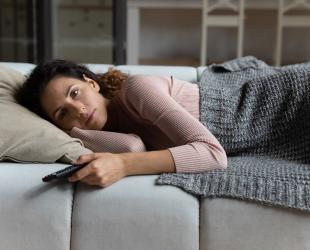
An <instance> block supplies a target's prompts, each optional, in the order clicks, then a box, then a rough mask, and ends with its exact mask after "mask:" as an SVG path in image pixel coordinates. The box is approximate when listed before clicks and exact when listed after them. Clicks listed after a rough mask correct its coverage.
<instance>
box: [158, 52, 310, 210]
mask: <svg viewBox="0 0 310 250" xmlns="http://www.w3.org/2000/svg"><path fill="white" fill-rule="evenodd" d="M198 84H199V89H200V116H201V119H200V120H201V122H202V123H203V124H204V125H205V126H206V127H208V129H209V130H210V131H211V132H212V133H213V134H214V135H215V136H216V138H217V139H218V140H219V142H220V143H221V145H222V146H223V147H224V149H225V150H226V153H227V156H228V167H227V169H225V170H212V171H208V172H204V173H198V174H162V175H160V176H159V178H158V179H157V180H156V183H157V184H171V185H175V186H177V187H180V188H182V189H183V190H185V191H187V192H189V193H192V194H195V195H200V196H202V197H209V198H213V197H230V198H236V199H242V200H248V201H256V202H260V203H262V204H268V205H272V206H282V207H288V208H295V209H299V210H304V211H310V63H305V64H296V65H290V66H285V67H271V66H268V65H267V64H265V63H264V62H262V61H260V60H257V59H256V58H254V57H243V58H240V59H235V60H232V61H229V62H226V63H223V64H219V65H211V66H209V67H207V69H206V70H205V71H204V72H203V74H202V77H201V80H200V82H199V83H198Z"/></svg>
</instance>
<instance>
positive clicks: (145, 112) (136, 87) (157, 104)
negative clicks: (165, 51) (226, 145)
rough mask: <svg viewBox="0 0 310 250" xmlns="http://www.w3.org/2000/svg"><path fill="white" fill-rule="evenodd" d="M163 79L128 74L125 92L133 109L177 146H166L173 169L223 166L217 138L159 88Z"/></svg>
mask: <svg viewBox="0 0 310 250" xmlns="http://www.w3.org/2000/svg"><path fill="white" fill-rule="evenodd" d="M162 81H164V78H161V77H156V76H139V75H136V76H131V77H129V79H128V84H127V87H126V91H125V93H126V98H127V102H128V105H130V106H131V107H133V108H134V110H133V112H136V113H138V114H139V115H140V116H141V118H142V119H146V120H148V121H149V122H151V123H152V124H153V125H155V126H157V127H158V128H159V129H160V130H161V131H162V132H163V133H164V134H165V135H166V136H168V137H169V138H170V140H171V141H173V142H174V144H175V145H176V146H175V147H172V148H168V150H169V151H170V153H171V155H172V157H173V159H174V163H175V167H176V172H187V173H190V172H192V173H193V172H202V171H207V170H211V169H219V168H222V169H223V168H226V167H227V157H226V153H225V151H224V149H223V147H222V146H221V145H220V143H219V142H218V140H217V139H216V138H215V136H214V135H213V134H212V133H211V132H210V131H209V130H208V128H207V127H205V126H204V125H203V124H202V123H200V122H199V121H198V120H197V119H195V118H194V117H193V116H192V115H191V114H190V113H188V112H187V111H186V110H185V109H184V108H183V107H182V106H181V105H180V104H178V103H177V102H176V101H175V100H174V99H173V98H172V97H171V96H170V95H169V91H167V88H164V87H161V86H164V84H163V82H162Z"/></svg>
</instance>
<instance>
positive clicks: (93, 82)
mask: <svg viewBox="0 0 310 250" xmlns="http://www.w3.org/2000/svg"><path fill="white" fill-rule="evenodd" d="M83 78H84V80H85V81H86V83H87V84H89V85H90V86H91V87H92V88H94V89H95V90H97V91H98V92H99V90H100V86H99V84H98V83H97V82H96V81H95V80H93V79H91V78H89V77H87V76H86V75H85V74H83Z"/></svg>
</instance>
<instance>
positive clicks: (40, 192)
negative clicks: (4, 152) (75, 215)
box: [0, 162, 73, 250]
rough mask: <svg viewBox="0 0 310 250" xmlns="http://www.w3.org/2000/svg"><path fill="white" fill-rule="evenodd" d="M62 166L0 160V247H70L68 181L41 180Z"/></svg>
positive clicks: (34, 249)
mask: <svg viewBox="0 0 310 250" xmlns="http://www.w3.org/2000/svg"><path fill="white" fill-rule="evenodd" d="M65 166H66V165H63V164H23V165H21V164H17V163H7V162H1V163H0V173H1V174H0V222H1V223H0V249H31V250H42V249H44V250H49V249H50V250H55V249H62V250H66V249H67V250H69V249H70V231H71V209H72V195H73V187H72V184H69V183H68V182H63V183H50V184H46V183H43V182H42V180H41V178H42V177H43V176H45V175H47V174H49V173H51V172H54V171H57V170H59V169H61V168H63V167H65Z"/></svg>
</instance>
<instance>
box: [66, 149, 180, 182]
mask: <svg viewBox="0 0 310 250" xmlns="http://www.w3.org/2000/svg"><path fill="white" fill-rule="evenodd" d="M84 163H88V165H87V166H85V167H84V168H82V169H81V170H79V171H78V172H76V173H74V174H73V175H72V176H71V177H69V178H68V180H69V181H70V182H74V181H82V182H84V183H86V184H89V185H96V186H100V187H107V186H109V185H111V184H112V183H114V182H116V181H118V180H120V179H122V178H123V177H125V176H128V175H141V174H159V173H171V172H175V164H174V162H173V158H172V156H171V154H170V152H169V150H160V151H149V152H133V153H121V154H111V153H93V154H89V155H83V156H81V157H80V158H79V159H78V160H77V161H75V162H73V164H84Z"/></svg>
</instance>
